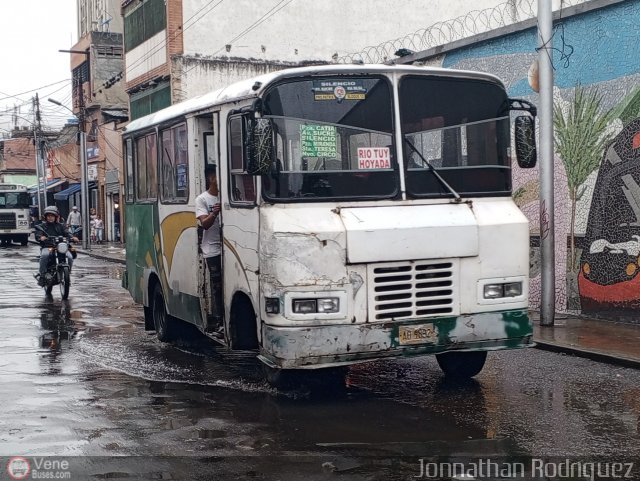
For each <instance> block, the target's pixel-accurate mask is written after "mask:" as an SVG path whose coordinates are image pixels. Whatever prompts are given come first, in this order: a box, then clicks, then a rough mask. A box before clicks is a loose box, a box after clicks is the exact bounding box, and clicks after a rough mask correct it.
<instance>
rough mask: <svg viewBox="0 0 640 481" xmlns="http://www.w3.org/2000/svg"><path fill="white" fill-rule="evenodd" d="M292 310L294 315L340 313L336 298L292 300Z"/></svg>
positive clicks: (338, 302)
mask: <svg viewBox="0 0 640 481" xmlns="http://www.w3.org/2000/svg"><path fill="white" fill-rule="evenodd" d="M292 310H293V312H294V313H295V314H316V313H321V314H330V313H335V312H339V311H340V299H339V298H337V297H321V298H318V299H293V300H292Z"/></svg>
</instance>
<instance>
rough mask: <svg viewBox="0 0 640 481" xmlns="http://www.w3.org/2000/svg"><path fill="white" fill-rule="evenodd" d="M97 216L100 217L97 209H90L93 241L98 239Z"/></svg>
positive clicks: (90, 227) (90, 226)
mask: <svg viewBox="0 0 640 481" xmlns="http://www.w3.org/2000/svg"><path fill="white" fill-rule="evenodd" d="M97 217H98V213H97V212H96V209H95V208H93V207H92V208H91V209H89V230H90V231H91V237H90V239H91V242H95V241H96V226H95V221H96V218H97Z"/></svg>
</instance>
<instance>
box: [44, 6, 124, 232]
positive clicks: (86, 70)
mask: <svg viewBox="0 0 640 481" xmlns="http://www.w3.org/2000/svg"><path fill="white" fill-rule="evenodd" d="M104 3H105V2H102V4H104ZM110 3H111V4H113V3H114V2H110ZM96 11H100V10H96ZM85 23H86V22H85ZM111 27H113V25H111ZM71 51H72V52H71V54H70V55H71V71H72V84H73V111H74V113H75V114H76V116H77V117H78V119H79V126H78V127H79V129H80V130H82V131H84V132H85V133H86V152H85V156H86V160H87V179H88V182H89V202H88V205H89V207H90V208H92V209H96V212H97V213H99V214H100V215H101V217H102V218H103V219H104V221H105V233H106V234H107V240H121V239H120V238H119V226H118V225H119V222H120V211H119V209H120V193H121V188H122V183H123V177H122V175H121V172H122V153H121V145H120V144H121V140H120V139H121V137H120V130H121V129H122V127H123V125H124V123H126V121H127V119H128V108H127V107H128V96H127V94H126V93H125V92H124V89H123V85H122V83H121V82H118V81H116V80H114V78H115V77H117V75H118V73H119V72H121V71H122V69H123V68H124V63H123V47H122V34H121V33H118V32H114V31H89V32H88V33H86V34H85V35H83V36H82V37H81V38H80V40H79V41H78V42H77V43H76V44H75V45H74V46H73V47H72V48H71ZM60 148H62V145H61V146H60ZM54 158H55V156H54ZM76 159H77V162H78V164H77V167H78V170H79V166H80V156H79V155H78V156H77V157H76ZM78 190H80V189H78ZM67 193H68V196H67V198H64V196H63V195H62V193H61V194H60V195H59V196H58V198H57V199H56V200H57V201H58V202H59V203H62V204H63V209H64V210H67V209H68V208H69V206H70V205H72V204H76V203H77V204H79V201H80V199H79V198H78V196H79V195H80V194H79V192H74V191H73V190H71V191H68V192H67Z"/></svg>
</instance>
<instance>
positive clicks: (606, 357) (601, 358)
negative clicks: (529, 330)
mask: <svg viewBox="0 0 640 481" xmlns="http://www.w3.org/2000/svg"><path fill="white" fill-rule="evenodd" d="M533 341H534V342H535V346H534V347H535V348H537V349H541V350H543V351H550V352H560V353H565V354H572V355H574V356H577V357H583V358H587V359H591V360H592V361H598V362H604V363H607V364H615V365H618V366H623V367H631V368H635V369H640V359H633V358H630V357H623V356H614V355H612V354H607V353H604V352H599V351H590V350H588V349H581V348H579V347H575V346H567V345H565V344H558V343H555V342H548V341H540V340H538V339H535V338H534V340H533Z"/></svg>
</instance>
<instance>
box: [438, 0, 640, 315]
mask: <svg viewBox="0 0 640 481" xmlns="http://www.w3.org/2000/svg"><path fill="white" fill-rule="evenodd" d="M638 19H640V0H627V1H625V2H621V3H617V4H614V5H609V6H607V7H604V8H601V9H598V10H592V11H588V12H585V13H580V14H576V15H572V16H569V17H564V18H562V21H561V24H556V28H555V32H556V34H555V36H554V40H553V42H554V45H553V46H554V52H553V65H554V68H555V81H554V85H555V89H554V126H555V137H556V149H555V151H556V155H555V159H554V165H555V185H554V191H555V206H553V207H552V209H553V212H554V213H555V227H556V230H555V247H556V250H555V255H556V305H557V310H558V311H563V310H567V311H581V312H584V313H590V314H593V315H596V316H600V317H603V318H619V317H624V318H625V320H632V321H633V320H634V318H633V315H632V310H633V309H637V308H638V307H640V267H639V266H640V257H639V255H640V55H638V45H640V23H639V22H638ZM536 35H537V31H536V30H535V28H532V29H528V30H524V31H520V32H516V33H513V34H510V35H507V36H504V37H500V38H498V39H494V40H489V41H486V42H483V43H477V44H472V45H469V46H466V47H464V48H461V49H459V50H456V51H453V52H450V53H447V54H446V55H444V56H443V57H440V59H439V61H440V63H441V64H442V66H444V67H451V68H456V69H470V70H481V71H485V72H490V73H493V74H496V75H498V76H500V77H501V78H502V79H503V81H504V82H505V84H506V86H507V88H508V92H509V94H510V96H512V97H519V98H524V99H527V100H529V101H532V102H533V103H534V104H535V103H537V102H538V94H537V93H535V92H534V91H533V90H532V88H531V87H530V85H529V80H528V73H529V69H530V67H531V65H532V63H533V62H534V61H535V59H536V58H537V56H538V54H537V52H536V51H535V47H536V46H537V38H536ZM430 63H431V64H432V63H433V62H430ZM576 145H578V146H579V148H576V147H575V146H576ZM514 198H515V200H516V202H517V203H518V205H519V206H520V208H521V209H522V210H523V211H524V212H525V214H526V215H527V217H528V218H529V220H530V229H531V239H532V249H531V252H532V269H531V299H530V300H531V306H532V307H534V308H535V306H538V305H539V303H540V266H539V252H538V248H537V246H538V245H539V238H540V235H545V226H546V219H548V215H549V212H550V211H549V208H546V209H544V208H543V209H541V208H540V205H539V201H538V198H539V172H538V169H537V168H536V169H533V170H528V171H527V170H520V169H518V168H517V167H515V169H514ZM541 211H542V212H541ZM541 218H542V222H541ZM571 232H573V236H571ZM635 322H638V321H637V319H636V320H635Z"/></svg>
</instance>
